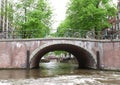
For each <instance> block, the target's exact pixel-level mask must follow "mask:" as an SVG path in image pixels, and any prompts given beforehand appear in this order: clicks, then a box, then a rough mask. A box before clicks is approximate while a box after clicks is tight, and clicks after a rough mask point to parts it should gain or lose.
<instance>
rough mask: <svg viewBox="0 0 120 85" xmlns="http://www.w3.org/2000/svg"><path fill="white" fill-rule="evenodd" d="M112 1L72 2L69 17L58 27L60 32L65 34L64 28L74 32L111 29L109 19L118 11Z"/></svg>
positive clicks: (68, 12) (77, 0)
mask: <svg viewBox="0 0 120 85" xmlns="http://www.w3.org/2000/svg"><path fill="white" fill-rule="evenodd" d="M110 1H111V0H70V3H69V7H68V9H67V16H66V19H65V21H63V22H62V23H61V24H60V26H59V27H58V32H60V33H61V32H65V29H62V28H67V29H68V28H71V29H73V30H77V29H81V30H92V29H95V30H102V29H104V28H107V27H110V26H111V25H110V23H109V22H108V17H114V16H116V14H117V9H116V7H115V6H114V5H112V4H110Z"/></svg>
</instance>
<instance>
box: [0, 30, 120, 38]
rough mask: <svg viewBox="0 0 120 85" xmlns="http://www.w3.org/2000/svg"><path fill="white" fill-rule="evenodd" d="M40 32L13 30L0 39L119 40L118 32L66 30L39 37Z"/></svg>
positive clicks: (1, 35) (4, 33) (0, 34)
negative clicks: (61, 38)
mask: <svg viewBox="0 0 120 85" xmlns="http://www.w3.org/2000/svg"><path fill="white" fill-rule="evenodd" d="M44 33H45V32H44ZM41 34H42V33H41V32H40V31H38V30H36V29H34V30H22V31H21V30H14V31H3V32H1V33H0V39H28V38H47V37H51V38H53V37H66V38H85V39H120V31H119V30H118V31H112V30H110V31H89V30H68V31H66V32H62V33H60V32H55V33H52V34H51V33H46V34H44V35H43V36H41Z"/></svg>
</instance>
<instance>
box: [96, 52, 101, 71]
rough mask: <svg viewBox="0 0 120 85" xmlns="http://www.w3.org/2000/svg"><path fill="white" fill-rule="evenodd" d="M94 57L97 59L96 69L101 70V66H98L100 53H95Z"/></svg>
mask: <svg viewBox="0 0 120 85" xmlns="http://www.w3.org/2000/svg"><path fill="white" fill-rule="evenodd" d="M96 57H97V69H101V64H100V52H99V51H97V52H96Z"/></svg>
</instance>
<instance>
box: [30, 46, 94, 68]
mask: <svg viewBox="0 0 120 85" xmlns="http://www.w3.org/2000/svg"><path fill="white" fill-rule="evenodd" d="M51 51H67V52H69V53H71V54H72V55H74V56H75V58H76V59H77V61H78V64H79V65H78V66H79V68H95V66H96V63H95V60H94V58H93V56H92V55H91V54H90V53H89V52H88V51H86V50H85V49H83V48H81V47H78V46H75V45H71V44H55V45H50V46H47V47H45V48H43V49H41V50H39V51H38V52H37V53H36V54H35V55H34V56H33V58H32V59H31V61H30V68H37V67H39V63H40V59H41V58H42V57H43V56H44V55H45V54H46V53H48V52H51Z"/></svg>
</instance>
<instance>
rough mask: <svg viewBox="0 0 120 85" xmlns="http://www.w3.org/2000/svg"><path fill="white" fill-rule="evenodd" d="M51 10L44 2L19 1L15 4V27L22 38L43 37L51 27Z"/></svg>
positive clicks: (32, 0)
mask: <svg viewBox="0 0 120 85" xmlns="http://www.w3.org/2000/svg"><path fill="white" fill-rule="evenodd" d="M51 14H52V11H51V8H50V6H49V4H48V3H47V1H46V0H20V1H19V2H18V3H17V4H16V12H15V18H14V19H15V25H16V30H18V31H20V34H21V35H22V36H21V37H22V38H29V37H31V36H32V37H35V38H38V37H39V38H40V37H45V36H46V33H47V34H49V32H50V27H51Z"/></svg>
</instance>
